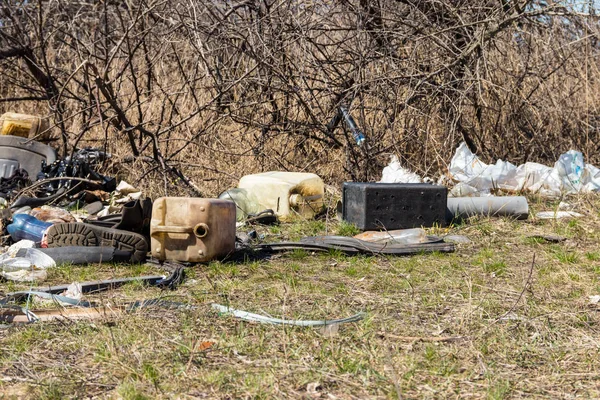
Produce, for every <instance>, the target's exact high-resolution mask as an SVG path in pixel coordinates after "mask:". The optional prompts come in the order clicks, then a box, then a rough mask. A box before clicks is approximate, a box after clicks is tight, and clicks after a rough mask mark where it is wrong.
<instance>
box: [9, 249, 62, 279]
mask: <svg viewBox="0 0 600 400" xmlns="http://www.w3.org/2000/svg"><path fill="white" fill-rule="evenodd" d="M21 242H23V243H21ZM30 244H33V242H30V241H26V240H21V241H20V242H17V243H15V244H14V245H12V246H11V247H10V248H9V249H8V250H7V251H6V252H5V253H3V254H0V276H2V277H3V278H5V279H8V280H11V281H17V282H33V281H43V280H45V279H46V278H47V276H48V272H47V269H48V268H53V267H55V266H56V263H55V262H54V260H53V259H52V258H51V257H50V256H48V255H46V254H44V253H43V252H41V251H40V250H38V249H34V248H32V247H30ZM21 248H26V249H27V251H26V253H25V256H24V257H16V254H17V252H18V250H19V249H21Z"/></svg>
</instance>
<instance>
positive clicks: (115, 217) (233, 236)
mask: <svg viewBox="0 0 600 400" xmlns="http://www.w3.org/2000/svg"><path fill="white" fill-rule="evenodd" d="M342 115H343V113H342ZM346 117H347V116H346ZM0 121H4V123H3V125H2V127H3V128H2V130H0V218H1V224H2V226H1V228H2V230H3V232H4V235H3V236H2V238H1V239H2V243H0V245H2V246H6V248H5V250H4V251H3V252H2V253H1V254H0V267H1V270H0V276H1V277H2V278H3V279H5V280H13V281H19V282H41V281H43V280H45V279H46V278H47V276H48V271H50V270H51V269H52V268H54V267H56V265H61V264H65V263H68V264H99V263H106V262H118V263H132V264H135V263H142V262H146V261H148V262H150V263H154V265H156V266H158V267H160V268H163V269H166V270H168V271H169V273H170V275H168V276H162V275H160V276H142V277H132V278H124V279H118V280H110V281H95V282H83V283H72V284H70V285H59V286H56V287H50V288H36V289H31V290H30V291H27V292H15V293H10V294H8V295H7V297H5V298H4V299H0V309H1V310H2V311H0V317H2V316H5V317H6V318H8V319H6V318H5V320H10V321H23V322H32V321H38V320H45V319H56V318H61V317H64V316H65V313H64V312H63V313H61V312H59V311H56V310H55V311H54V313H53V312H50V311H46V310H38V311H37V314H36V313H34V312H32V311H31V310H29V309H27V308H25V309H21V308H19V307H17V311H15V308H14V307H15V306H13V305H11V304H14V303H18V302H19V301H20V300H22V299H23V297H24V296H31V295H35V296H38V297H40V298H45V299H52V300H54V301H58V302H59V303H60V304H64V305H69V306H72V305H77V306H79V307H83V308H85V310H84V311H81V312H79V313H77V312H75V311H73V312H71V311H69V312H67V314H68V316H69V317H75V316H79V317H84V318H94V317H97V316H99V315H103V314H102V312H104V313H105V314H106V311H107V310H104V311H98V309H94V310H95V311H94V310H92V308H93V305H92V304H91V303H88V302H85V301H84V300H82V294H83V293H87V292H90V291H100V290H108V289H110V288H114V287H117V286H119V285H121V284H124V283H127V282H130V281H132V280H135V281H140V282H142V283H144V284H146V285H153V286H158V287H164V288H170V289H174V288H176V287H177V285H178V284H179V283H181V282H182V281H183V279H184V276H185V274H184V271H185V268H186V267H189V266H192V265H194V263H203V262H208V261H211V260H214V259H220V260H223V259H229V260H235V259H236V257H237V256H239V255H241V257H240V259H243V260H245V259H247V257H248V256H249V255H251V256H252V257H263V256H264V257H268V256H269V255H270V254H272V253H276V252H285V251H290V250H295V249H304V250H308V251H310V252H327V251H332V250H333V251H337V252H342V253H345V254H349V255H354V254H364V255H371V256H372V255H381V254H385V255H395V256H406V255H412V254H420V253H423V252H434V251H435V252H442V253H443V252H453V251H455V249H456V246H455V244H458V243H469V240H468V238H464V237H458V236H456V237H447V238H444V237H437V236H431V235H427V233H426V231H425V230H424V229H423V228H424V227H433V226H445V225H446V224H448V223H449V222H451V221H452V220H454V219H455V218H464V217H469V216H472V215H490V216H500V215H507V216H511V217H514V218H527V217H528V215H529V208H528V204H527V200H526V198H524V197H522V196H504V197H496V196H492V194H493V193H495V191H496V190H503V191H508V192H520V191H525V190H527V191H531V192H535V193H539V194H541V195H544V196H553V197H556V196H560V195H562V194H564V193H576V192H582V191H596V190H598V189H600V170H598V169H597V168H596V167H594V166H592V165H589V164H585V163H584V161H583V156H582V155H581V153H580V152H577V151H574V150H571V151H569V152H567V153H565V154H563V155H562V156H561V157H560V158H559V160H558V161H557V162H556V163H555V165H554V167H547V166H544V165H541V164H536V163H526V164H524V165H522V166H519V167H516V166H514V165H513V164H511V163H509V162H506V161H500V160H499V161H498V162H497V163H496V164H495V165H486V164H484V163H483V162H481V160H479V158H478V157H477V156H476V155H474V154H473V153H471V152H470V151H469V150H468V148H467V147H466V145H465V144H464V143H463V144H461V145H460V146H459V147H458V149H457V151H456V154H455V155H454V157H453V158H452V161H451V163H450V166H449V176H450V177H451V179H452V180H453V181H454V182H456V185H455V186H454V187H453V188H452V189H451V190H450V191H449V192H448V189H447V188H446V187H445V186H443V185H439V184H438V185H434V184H431V182H432V181H431V180H430V179H427V178H425V179H423V178H421V177H420V176H419V175H417V174H415V173H413V172H411V171H409V170H407V169H405V168H403V167H402V166H401V165H400V162H399V160H398V158H397V157H395V158H393V159H392V161H391V163H390V165H388V166H387V167H386V168H385V169H384V170H383V174H382V180H381V181H380V182H379V183H367V182H346V183H344V185H343V193H342V202H341V205H340V208H339V211H340V217H341V219H343V220H345V221H346V222H348V223H351V224H354V225H355V226H356V227H357V228H359V229H360V230H361V231H364V232H363V233H361V234H359V235H356V236H354V237H344V236H334V235H327V236H314V237H305V238H302V239H301V240H299V241H295V242H278V243H261V242H260V240H259V239H260V238H259V237H258V235H257V234H256V232H255V231H253V230H252V231H250V232H248V233H245V232H242V231H241V230H242V229H241V228H242V227H244V226H250V227H252V226H253V225H254V224H265V225H266V224H278V223H279V222H280V221H288V220H290V219H292V218H304V219H313V218H317V217H319V216H321V215H325V214H326V213H327V210H326V209H325V202H324V196H325V185H324V183H323V180H322V179H321V178H320V177H319V176H318V175H316V174H312V173H300V172H281V171H271V172H264V173H259V174H252V175H247V176H244V177H242V178H241V179H240V181H239V184H238V186H237V187H236V188H231V189H229V190H226V191H225V192H223V193H222V194H221V195H220V196H219V198H216V199H208V198H195V197H162V198H158V199H155V200H154V201H152V200H151V199H150V198H148V197H146V196H144V194H143V193H142V192H141V191H140V190H138V189H137V188H135V187H134V186H132V185H130V184H129V183H127V182H125V181H121V182H119V183H118V184H117V182H116V179H115V178H113V177H109V176H104V175H102V174H100V173H99V172H98V171H99V170H102V169H101V168H102V166H103V164H104V163H105V162H106V161H107V160H109V159H110V158H111V155H110V154H109V153H106V152H105V151H103V150H101V149H94V148H84V149H77V150H75V151H73V152H72V153H71V154H69V155H67V156H65V157H64V158H62V159H59V158H57V157H56V153H55V152H54V150H53V149H52V148H51V147H50V146H47V145H45V144H43V143H39V142H37V141H35V140H32V138H36V137H43V136H44V132H45V131H44V130H43V129H44V124H43V123H42V122H41V120H39V119H36V117H32V116H23V115H17V114H8V115H7V114H5V115H3V116H2V117H0ZM7 121H8V122H7ZM347 122H348V121H347ZM350 122H352V123H353V121H350ZM350 122H348V123H349V124H350ZM359 133H360V132H359V131H357V133H356V135H355V136H357V137H358V139H357V142H360V140H359V139H360V138H361V137H362V136H360V135H359ZM362 140H364V137H363V139H362ZM476 196H485V197H476ZM149 306H161V307H177V308H178V307H184V306H185V305H181V304H175V303H170V302H164V301H160V300H159V301H156V300H152V301H143V302H135V303H132V304H129V305H123V306H122V307H121V308H113V309H112V311H118V312H127V311H128V310H132V309H138V308H143V307H149ZM214 307H215V309H218V310H219V311H220V312H228V313H232V314H234V315H236V316H238V317H240V318H245V319H249V320H264V321H268V323H281V321H280V320H277V319H272V318H271V319H269V318H267V319H265V318H263V317H262V316H257V315H255V314H250V313H246V312H243V311H240V310H234V309H230V308H229V307H225V306H220V305H215V306H214ZM7 310H9V311H7ZM355 317H356V316H355ZM355 317H352V318H351V320H354V318H355ZM11 318H12V319H11ZM339 321H342V322H343V321H345V320H339ZM297 322H298V324H300V325H302V326H311V324H313V323H314V324H316V325H320V324H321V323H322V321H308V322H306V321H304V322H302V321H297ZM309 322H310V323H309ZM305 323H306V324H308V325H305Z"/></svg>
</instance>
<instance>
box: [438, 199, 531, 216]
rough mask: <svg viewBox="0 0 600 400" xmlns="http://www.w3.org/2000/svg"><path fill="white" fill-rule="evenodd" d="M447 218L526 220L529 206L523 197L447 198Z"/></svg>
mask: <svg viewBox="0 0 600 400" xmlns="http://www.w3.org/2000/svg"><path fill="white" fill-rule="evenodd" d="M448 214H449V215H448V218H449V219H450V220H451V219H453V218H457V217H458V218H467V217H471V216H474V215H479V216H486V217H487V216H489V217H500V216H505V217H513V218H516V219H527V217H528V216H529V204H527V199H526V198H525V197H523V196H486V197H448Z"/></svg>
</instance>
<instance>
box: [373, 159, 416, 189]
mask: <svg viewBox="0 0 600 400" xmlns="http://www.w3.org/2000/svg"><path fill="white" fill-rule="evenodd" d="M379 182H380V183H421V182H423V179H422V178H421V177H420V176H419V175H418V174H415V173H414V172H411V171H409V170H408V169H406V168H404V167H402V165H400V161H399V160H398V157H397V156H396V155H393V156H392V157H391V160H390V163H389V164H388V166H387V167H385V168H384V169H383V173H382V175H381V180H380V181H379Z"/></svg>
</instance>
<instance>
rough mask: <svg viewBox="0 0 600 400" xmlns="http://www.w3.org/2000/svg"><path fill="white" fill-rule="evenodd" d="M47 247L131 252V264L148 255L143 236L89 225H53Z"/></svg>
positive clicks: (49, 230) (49, 229)
mask: <svg viewBox="0 0 600 400" xmlns="http://www.w3.org/2000/svg"><path fill="white" fill-rule="evenodd" d="M47 241H48V247H64V246H101V247H115V248H117V249H119V250H125V251H130V252H131V261H132V262H142V261H144V260H145V259H146V255H147V253H148V243H147V242H146V239H145V238H144V236H142V235H140V234H138V233H134V232H128V231H123V230H119V229H112V228H104V227H101V226H95V225H91V224H82V223H66V224H54V225H52V226H51V227H50V228H48V236H47Z"/></svg>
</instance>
